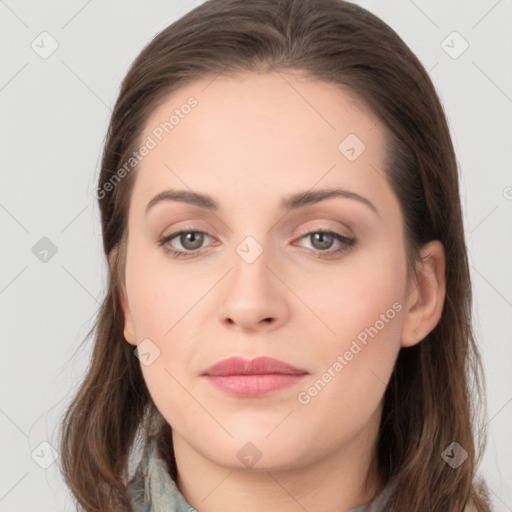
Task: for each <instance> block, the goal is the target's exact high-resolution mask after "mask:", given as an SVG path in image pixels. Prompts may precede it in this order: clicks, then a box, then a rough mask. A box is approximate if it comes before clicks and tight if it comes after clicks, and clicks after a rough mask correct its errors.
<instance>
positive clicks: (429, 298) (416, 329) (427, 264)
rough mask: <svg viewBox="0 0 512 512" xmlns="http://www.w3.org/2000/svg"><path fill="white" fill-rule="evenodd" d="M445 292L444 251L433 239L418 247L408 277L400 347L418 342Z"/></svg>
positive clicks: (435, 321) (432, 324) (433, 319)
mask: <svg viewBox="0 0 512 512" xmlns="http://www.w3.org/2000/svg"><path fill="white" fill-rule="evenodd" d="M445 294H446V280H445V254H444V248H443V245H442V244H441V242H440V241H438V240H433V241H432V242H429V243H428V244H426V245H425V246H423V248H422V249H421V261H419V262H418V263H417V264H416V273H415V276H414V279H412V280H411V283H410V286H409V291H408V295H407V298H406V300H405V316H404V324H403V328H402V341H401V345H402V347H411V346H413V345H416V344H417V343H419V342H420V341H421V340H422V339H423V338H425V337H426V336H427V334H428V333H429V332H430V331H432V330H433V329H434V327H435V326H436V325H437V324H438V322H439V319H440V318H441V314H442V312H443V305H444V299H445Z"/></svg>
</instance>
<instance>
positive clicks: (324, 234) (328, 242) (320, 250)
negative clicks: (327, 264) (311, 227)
mask: <svg viewBox="0 0 512 512" xmlns="http://www.w3.org/2000/svg"><path fill="white" fill-rule="evenodd" d="M304 238H305V239H309V240H310V241H311V245H312V246H313V247H312V250H313V253H314V256H316V257H319V258H328V257H330V256H332V255H333V254H339V253H342V252H346V251H348V250H350V249H351V248H352V247H353V246H354V245H355V243H356V240H355V238H350V237H347V236H345V235H342V234H341V233H338V232H336V231H332V230H330V229H327V230H319V231H310V232H308V233H306V234H305V235H302V236H301V237H300V239H299V240H302V239H304ZM335 242H338V244H339V247H338V249H334V250H331V251H328V249H330V248H331V247H332V246H333V244H335Z"/></svg>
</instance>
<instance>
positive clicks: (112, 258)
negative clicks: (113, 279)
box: [108, 247, 137, 346]
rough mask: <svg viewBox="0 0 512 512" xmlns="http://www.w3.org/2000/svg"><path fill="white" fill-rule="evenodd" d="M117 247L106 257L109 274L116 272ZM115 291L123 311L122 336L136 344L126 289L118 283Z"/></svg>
mask: <svg viewBox="0 0 512 512" xmlns="http://www.w3.org/2000/svg"><path fill="white" fill-rule="evenodd" d="M117 249H118V248H117V247H115V248H114V249H112V251H111V253H110V254H109V257H108V261H109V266H110V272H111V275H114V272H116V259H117V254H118V253H117ZM116 291H117V298H118V300H119V303H120V305H121V309H122V312H123V319H124V338H125V340H126V341H127V342H128V343H130V344H131V345H134V346H136V345H137V343H136V337H135V331H134V329H133V322H132V317H131V313H130V307H129V305H128V300H127V298H126V290H125V288H124V286H123V284H122V283H120V284H119V287H118V289H117V290H116Z"/></svg>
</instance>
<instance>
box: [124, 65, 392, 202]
mask: <svg viewBox="0 0 512 512" xmlns="http://www.w3.org/2000/svg"><path fill="white" fill-rule="evenodd" d="M140 141H141V144H142V143H144V142H145V141H146V142H148V144H147V145H148V147H149V146H151V149H150V150H149V151H148V152H146V153H147V154H146V155H145V156H144V157H143V158H142V159H141V160H140V163H139V165H138V168H137V179H136V184H135V188H134V191H133V194H134V196H135V195H137V197H138V198H142V199H143V200H146V202H147V201H149V200H150V199H151V197H153V195H155V194H156V193H158V192H161V191H162V190H163V189H165V188H176V187H178V188H180V189H184V188H189V189H191V190H197V191H208V193H209V194H211V195H214V196H216V197H223V196H224V197H226V200H231V199H232V198H233V197H234V196H237V197H238V198H239V199H241V198H242V197H243V194H246V195H247V197H246V198H245V199H246V200H247V201H251V200H253V201H254V202H255V204H256V203H257V202H258V201H261V200H262V199H264V198H265V197H268V195H269V194H273V193H274V192H276V191H281V192H282V193H284V192H285V191H286V192H289V193H292V192H294V191H295V190H303V189H310V188H312V187H314V186H315V183H319V185H322V186H329V185H337V186H339V185H342V186H346V187H348V188H349V189H357V188H358V189H359V191H361V190H365V191H366V192H369V195H372V193H373V194H375V193H377V192H376V189H377V188H379V187H380V188H382V187H383V185H384V180H383V178H382V173H383V164H384V159H385V141H384V132H383V126H382V124H381V123H379V122H378V118H377V116H375V115H374V114H373V113H372V112H371V111H370V110H369V109H368V108H367V107H366V106H365V105H364V103H363V102H361V101H359V100H358V98H357V97H356V96H355V95H354V94H350V93H348V92H347V91H344V90H342V89H341V88H340V87H339V86H336V85H334V84H331V83H327V82H324V81H320V80H317V79H314V78H311V77H307V76H305V75H304V74H303V73H300V72H298V71H287V72H284V71H279V72H269V73H246V74H243V75H239V76H237V77H233V76H216V77H208V78H204V79H201V80H197V81H195V82H192V83H190V84H187V85H186V86H183V87H181V88H180V89H178V90H176V91H174V92H173V93H172V94H171V95H169V96H168V97H167V98H166V99H165V100H164V101H163V102H162V103H161V104H160V105H159V106H158V107H157V108H156V109H155V110H154V112H153V113H152V114H151V115H150V117H149V118H148V121H147V123H146V125H145V127H144V130H143V134H142V137H141V139H140ZM379 173H380V175H379ZM372 190H373V192H372ZM229 191H231V192H229ZM248 191H251V193H250V194H247V192H248ZM258 191H259V192H258ZM354 191H356V192H357V190H354ZM231 194H232V195H231ZM245 204H246V201H245Z"/></svg>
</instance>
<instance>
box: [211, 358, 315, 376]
mask: <svg viewBox="0 0 512 512" xmlns="http://www.w3.org/2000/svg"><path fill="white" fill-rule="evenodd" d="M307 373H308V372H307V371H306V370H302V369H300V368H296V367H295V366H292V365H291V364H288V363H286V362H284V361H280V360H279V359H274V358H273V357H257V358H255V359H251V360H248V359H244V358H241V357H230V358H228V359H223V360H222V361H219V362H218V363H216V364H214V365H213V366H211V367H210V368H208V369H207V370H205V372H204V373H203V375H207V376H226V377H227V376H233V375H270V374H282V375H306V374H307Z"/></svg>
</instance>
